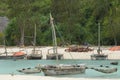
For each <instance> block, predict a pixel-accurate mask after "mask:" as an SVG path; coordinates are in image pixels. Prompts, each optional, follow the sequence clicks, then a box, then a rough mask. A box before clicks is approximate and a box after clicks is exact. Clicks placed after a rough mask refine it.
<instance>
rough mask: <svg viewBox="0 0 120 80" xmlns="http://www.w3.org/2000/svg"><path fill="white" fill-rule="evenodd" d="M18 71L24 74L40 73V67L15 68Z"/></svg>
mask: <svg viewBox="0 0 120 80" xmlns="http://www.w3.org/2000/svg"><path fill="white" fill-rule="evenodd" d="M17 71H18V72H21V73H24V74H34V73H40V72H41V70H40V69H36V68H27V69H22V70H17Z"/></svg>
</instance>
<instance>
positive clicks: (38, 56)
mask: <svg viewBox="0 0 120 80" xmlns="http://www.w3.org/2000/svg"><path fill="white" fill-rule="evenodd" d="M27 59H29V60H30V59H31V60H36V59H42V52H41V50H35V51H34V50H32V53H31V54H29V55H27Z"/></svg>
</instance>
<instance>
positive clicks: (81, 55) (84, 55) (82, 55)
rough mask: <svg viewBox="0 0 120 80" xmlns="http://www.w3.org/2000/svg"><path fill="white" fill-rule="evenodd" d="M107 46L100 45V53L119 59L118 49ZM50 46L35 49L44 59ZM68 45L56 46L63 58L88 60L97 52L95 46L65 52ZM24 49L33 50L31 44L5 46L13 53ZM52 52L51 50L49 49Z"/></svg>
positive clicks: (109, 57) (27, 51)
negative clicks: (21, 46) (27, 45)
mask: <svg viewBox="0 0 120 80" xmlns="http://www.w3.org/2000/svg"><path fill="white" fill-rule="evenodd" d="M110 47H111V46H109V47H106V46H105V47H101V50H102V54H106V55H108V60H119V59H120V51H110V50H109V48H110ZM51 48H52V46H38V47H36V50H41V51H42V55H43V59H46V54H48V49H51ZM67 48H68V47H58V53H61V54H63V55H64V59H85V60H90V59H91V57H90V56H91V55H92V54H97V47H90V48H91V49H94V50H93V51H89V52H65V49H67ZM20 50H24V52H25V53H26V54H28V55H29V54H30V53H31V52H32V50H33V47H32V46H29V47H24V48H20V47H7V52H8V53H9V54H11V55H12V54H13V53H14V52H17V51H20ZM0 51H1V52H0V53H4V51H5V50H4V47H0ZM51 53H52V50H51Z"/></svg>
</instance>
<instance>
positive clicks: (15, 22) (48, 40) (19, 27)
mask: <svg viewBox="0 0 120 80" xmlns="http://www.w3.org/2000/svg"><path fill="white" fill-rule="evenodd" d="M0 4H1V5H0V15H1V16H7V17H8V18H9V19H10V22H9V25H8V26H7V28H6V30H5V35H6V36H5V37H6V39H7V41H8V45H19V44H20V43H21V44H25V45H31V42H32V41H33V36H34V27H35V25H36V26H37V38H36V39H37V40H36V42H37V43H36V44H37V45H51V44H52V35H51V34H52V32H51V27H50V23H49V13H50V12H51V13H52V16H53V17H54V24H55V26H56V30H57V31H56V32H57V41H58V44H59V45H61V44H84V43H86V42H87V43H90V44H93V45H97V40H98V23H100V24H101V44H102V45H119V44H120V34H119V31H120V14H119V13H120V0H0ZM23 40H24V41H23Z"/></svg>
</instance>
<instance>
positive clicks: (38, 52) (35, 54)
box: [27, 25, 43, 60]
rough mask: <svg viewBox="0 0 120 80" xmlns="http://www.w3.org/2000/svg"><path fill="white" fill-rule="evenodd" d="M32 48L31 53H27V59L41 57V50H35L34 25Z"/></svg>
mask: <svg viewBox="0 0 120 80" xmlns="http://www.w3.org/2000/svg"><path fill="white" fill-rule="evenodd" d="M33 41H34V42H33V50H32V53H31V54H29V55H27V59H29V60H36V59H42V57H43V56H42V51H41V50H36V25H35V31H34V40H33Z"/></svg>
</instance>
